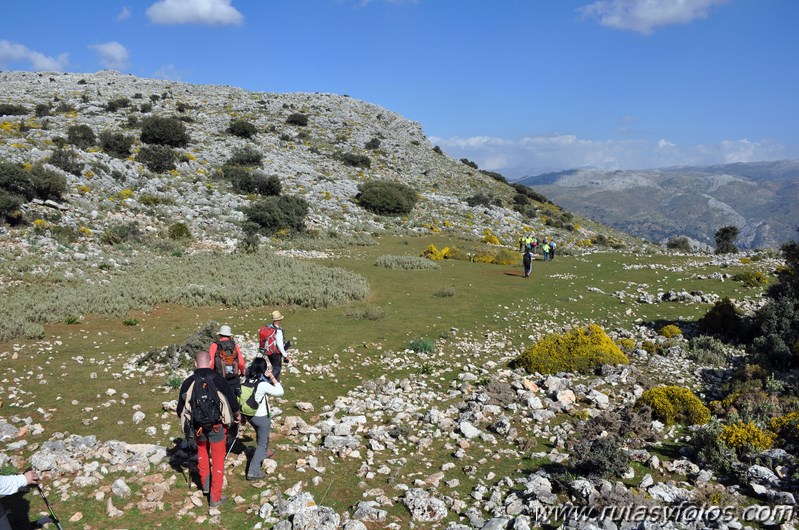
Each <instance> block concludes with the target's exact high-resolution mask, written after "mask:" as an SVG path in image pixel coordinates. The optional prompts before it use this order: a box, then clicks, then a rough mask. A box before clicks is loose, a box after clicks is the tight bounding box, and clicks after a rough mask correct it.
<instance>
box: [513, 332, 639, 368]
mask: <svg viewBox="0 0 799 530" xmlns="http://www.w3.org/2000/svg"><path fill="white" fill-rule="evenodd" d="M629 363H630V360H629V359H628V358H627V356H626V355H624V353H622V351H621V350H620V349H619V347H618V346H616V344H614V342H613V340H611V338H610V337H608V336H607V335H606V334H605V331H604V330H603V329H602V328H601V327H600V326H598V325H597V324H590V325H589V326H588V327H586V328H577V329H573V330H571V331H569V332H567V333H564V334H558V333H553V334H551V335H547V336H546V337H544V338H543V339H541V340H540V341H538V342H536V343H535V344H533V345H532V346H531V347H529V348H528V349H527V350H525V351H524V352H523V353H522V354H521V355H519V356H518V357H516V359H515V360H514V361H513V365H514V367H519V368H524V369H525V370H526V371H527V372H528V373H536V372H538V373H540V374H554V373H557V372H581V373H593V372H594V371H595V370H596V369H597V368H599V367H600V366H601V365H603V364H614V365H615V364H629Z"/></svg>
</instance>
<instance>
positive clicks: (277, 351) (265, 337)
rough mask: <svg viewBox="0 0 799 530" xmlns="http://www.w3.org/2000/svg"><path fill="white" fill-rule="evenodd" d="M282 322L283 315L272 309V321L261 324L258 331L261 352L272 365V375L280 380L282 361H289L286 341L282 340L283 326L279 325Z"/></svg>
mask: <svg viewBox="0 0 799 530" xmlns="http://www.w3.org/2000/svg"><path fill="white" fill-rule="evenodd" d="M282 323H283V315H282V314H281V313H280V311H278V310H274V311H272V323H271V324H268V325H266V326H263V327H262V328H261V330H260V331H259V333H258V334H259V337H260V340H259V343H260V349H259V350H258V351H260V352H261V353H263V354H264V355H265V356H266V358H267V359H269V363H270V364H271V365H272V375H274V376H275V379H276V380H278V381H280V371H281V370H282V368H283V361H284V360H285V361H286V362H287V363H289V362H291V360H290V359H289V356H288V354H287V353H286V348H287V347H288V343H284V342H283V338H284V336H283V328H281V327H280V325H281V324H282Z"/></svg>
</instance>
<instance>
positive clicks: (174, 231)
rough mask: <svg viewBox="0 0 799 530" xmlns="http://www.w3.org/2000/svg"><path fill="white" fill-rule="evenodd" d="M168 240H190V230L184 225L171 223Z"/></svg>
mask: <svg viewBox="0 0 799 530" xmlns="http://www.w3.org/2000/svg"><path fill="white" fill-rule="evenodd" d="M169 239H174V240H180V239H191V230H190V229H189V225H187V224H186V223H180V222H178V223H172V225H170V227H169Z"/></svg>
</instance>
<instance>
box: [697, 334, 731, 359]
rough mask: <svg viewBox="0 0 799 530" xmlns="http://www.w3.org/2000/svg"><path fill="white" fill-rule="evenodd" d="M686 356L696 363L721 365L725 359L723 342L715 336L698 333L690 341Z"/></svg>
mask: <svg viewBox="0 0 799 530" xmlns="http://www.w3.org/2000/svg"><path fill="white" fill-rule="evenodd" d="M688 358H689V359H690V360H692V361H695V362H696V363H698V364H708V365H713V366H719V365H723V364H724V363H726V361H727V354H726V352H725V349H724V343H723V342H721V341H720V340H718V339H716V338H715V337H711V336H708V335H699V336H698V337H694V338H692V339H691V341H690V349H689V351H688Z"/></svg>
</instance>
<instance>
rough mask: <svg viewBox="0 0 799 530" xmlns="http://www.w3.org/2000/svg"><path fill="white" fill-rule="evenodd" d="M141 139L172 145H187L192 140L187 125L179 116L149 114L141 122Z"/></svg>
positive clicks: (145, 141)
mask: <svg viewBox="0 0 799 530" xmlns="http://www.w3.org/2000/svg"><path fill="white" fill-rule="evenodd" d="M141 141H142V142H144V143H146V144H155V145H162V146H170V147H186V146H187V145H188V144H189V142H190V141H191V139H190V137H189V133H188V131H187V130H186V126H185V125H184V124H183V122H182V121H180V120H179V119H177V118H173V117H165V116H148V117H146V118H144V119H143V120H142V122H141Z"/></svg>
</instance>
